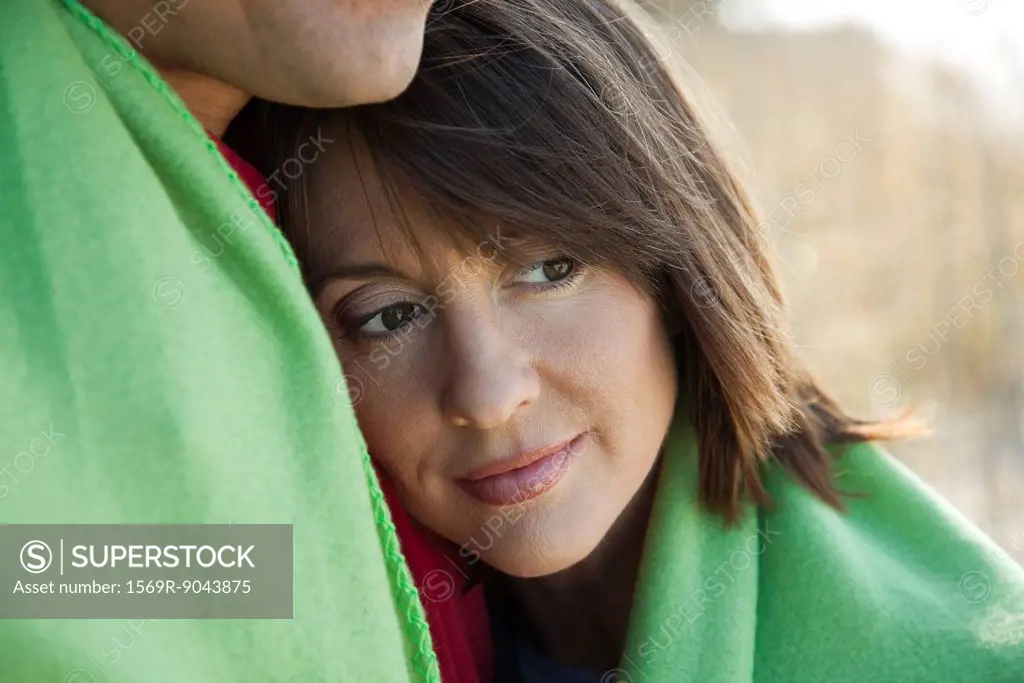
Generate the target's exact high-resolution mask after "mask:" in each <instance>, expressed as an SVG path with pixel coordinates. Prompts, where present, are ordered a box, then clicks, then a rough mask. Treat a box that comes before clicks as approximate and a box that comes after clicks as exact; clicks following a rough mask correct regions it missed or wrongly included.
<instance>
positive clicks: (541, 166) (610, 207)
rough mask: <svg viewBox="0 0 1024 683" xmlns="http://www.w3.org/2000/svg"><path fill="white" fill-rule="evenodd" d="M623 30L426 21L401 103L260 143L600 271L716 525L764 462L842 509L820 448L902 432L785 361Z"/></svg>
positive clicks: (739, 206)
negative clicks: (681, 424) (673, 419)
mask: <svg viewBox="0 0 1024 683" xmlns="http://www.w3.org/2000/svg"><path fill="white" fill-rule="evenodd" d="M632 14H633V13H632V11H629V12H626V11H624V9H623V7H622V6H620V5H618V4H616V3H614V2H612V0H579V1H566V0H472V1H468V2H458V1H457V2H454V3H452V2H442V3H439V4H438V5H436V6H435V8H434V10H433V13H432V15H431V17H430V20H429V22H428V28H427V34H426V40H425V45H424V54H423V61H422V66H421V69H420V71H419V74H418V75H417V77H416V79H415V80H414V82H413V83H412V85H411V86H410V87H409V89H408V90H407V91H406V92H405V93H404V94H403V95H401V96H400V97H398V98H397V99H395V100H393V101H390V102H386V103H383V104H375V105H369V106H363V107H356V108H353V109H349V110H345V111H343V112H314V111H299V110H295V109H289V108H284V107H273V109H274V110H275V111H274V114H273V118H274V120H276V121H277V124H278V128H277V129H276V131H275V137H277V139H283V138H282V136H284V137H287V138H288V139H290V140H298V139H304V138H305V137H307V134H308V131H309V130H311V129H312V128H311V127H312V126H317V125H325V124H326V123H327V122H328V120H330V121H333V122H337V121H338V119H339V117H340V119H341V120H342V121H343V123H344V124H345V125H346V126H349V127H351V129H354V130H355V131H357V132H358V134H359V135H361V136H362V137H363V138H364V139H365V140H366V142H367V144H368V146H369V148H370V150H371V152H372V154H373V157H374V163H375V164H377V166H378V171H379V172H380V174H381V176H382V177H383V178H388V177H401V178H402V179H403V181H404V182H407V183H409V184H411V186H412V187H413V188H414V190H415V192H416V193H417V194H418V195H419V196H420V197H421V198H422V200H423V201H424V202H425V203H427V204H428V205H429V206H431V207H435V208H436V209H437V210H439V211H442V212H443V213H444V215H446V216H447V217H449V218H450V219H452V220H453V221H454V222H455V225H457V229H458V231H460V232H462V233H463V234H464V235H465V236H468V237H470V238H471V239H473V240H475V241H476V242H480V241H482V240H484V239H486V233H487V231H488V230H490V227H489V226H493V225H494V223H495V222H498V223H499V224H501V225H507V226H514V227H515V229H516V230H518V231H522V232H525V233H528V234H530V235H531V236H533V237H537V238H540V239H543V240H544V241H546V242H548V243H550V244H552V245H554V246H558V247H560V248H562V249H564V250H565V251H566V252H567V253H568V254H571V255H573V256H574V257H576V258H579V259H580V260H582V261H584V262H587V263H605V264H608V265H610V266H612V267H615V268H616V269H618V270H619V271H621V272H622V273H623V274H625V275H626V276H627V277H629V278H630V279H631V281H632V282H633V283H634V284H635V285H636V286H638V287H640V288H642V289H643V290H644V291H647V292H650V293H652V294H653V295H654V296H655V297H656V298H657V300H658V301H659V302H660V304H661V306H662V309H663V311H664V314H665V318H666V323H667V325H668V326H669V329H670V330H674V331H675V334H674V337H673V340H674V343H675V349H676V355H677V365H678V368H679V373H680V388H681V396H682V400H683V401H686V403H687V407H688V409H689V410H690V412H691V414H692V418H693V424H694V427H695V429H696V431H697V435H698V438H699V453H700V482H699V487H700V497H701V500H702V502H703V503H704V504H705V505H706V507H707V508H708V509H710V510H711V511H714V512H716V513H719V514H721V515H722V516H724V517H725V519H726V520H727V521H732V520H734V519H735V518H736V517H737V516H738V515H739V513H740V510H741V504H742V502H743V501H744V500H753V501H756V502H757V503H759V504H762V505H770V504H771V500H770V497H769V495H768V493H767V491H766V489H765V487H764V485H763V482H762V466H763V464H764V463H766V462H768V461H769V460H772V459H774V460H775V461H777V462H778V463H780V464H781V465H782V466H783V467H784V468H785V469H786V470H788V472H789V473H791V475H792V476H793V477H795V478H796V480H798V481H799V482H801V483H802V484H803V485H805V486H806V487H807V488H809V489H810V490H811V491H813V492H814V493H815V494H817V495H818V496H819V497H820V498H821V499H823V500H824V501H826V502H827V503H829V504H831V505H833V506H835V507H837V508H840V509H841V508H842V504H841V501H840V494H839V492H838V491H837V490H836V488H835V487H834V484H833V481H832V477H831V475H830V463H831V456H830V455H829V453H828V452H827V451H826V450H825V447H826V445H828V444H833V443H850V442H858V441H864V440H868V439H876V438H894V437H897V436H901V435H903V434H905V433H909V432H911V431H913V429H914V428H913V426H912V425H911V424H910V423H909V422H906V421H902V420H895V421H890V422H866V421H861V420H857V419H854V418H852V417H849V416H848V415H847V414H846V413H844V412H843V411H842V410H841V409H840V408H839V406H838V405H837V404H836V402H835V401H833V400H832V399H831V398H830V397H829V396H828V395H827V394H826V393H825V392H824V391H823V390H822V389H821V388H820V387H819V386H818V384H817V382H816V381H815V380H814V379H813V378H812V377H811V376H810V375H809V374H808V372H807V371H806V370H805V369H804V367H803V365H802V364H801V363H800V361H799V360H798V359H797V358H795V357H794V356H793V354H792V353H791V349H790V343H789V335H788V330H787V320H786V312H785V307H784V303H783V300H782V296H781V294H780V291H779V288H778V285H777V282H776V279H775V276H774V275H773V273H772V269H771V266H770V264H769V260H768V256H767V251H768V250H767V246H766V244H765V235H764V234H762V231H761V230H760V229H759V227H758V226H759V221H758V217H757V215H756V214H755V211H754V210H753V209H752V207H751V204H750V202H749V201H748V198H747V196H746V194H745V193H744V191H743V189H742V188H741V187H740V186H739V184H738V183H737V180H736V176H735V174H734V173H733V172H732V170H731V169H730V168H729V166H728V164H727V162H726V160H725V159H724V158H723V155H722V154H721V153H720V152H719V151H718V149H717V148H716V145H715V144H713V143H712V140H711V139H710V135H709V133H708V128H707V126H706V125H704V124H702V123H701V122H700V121H699V120H698V117H697V114H696V112H695V111H694V107H693V105H692V103H691V102H690V101H689V99H688V97H687V95H686V94H685V93H684V92H683V89H682V88H681V87H680V86H679V84H678V83H677V81H676V79H675V78H674V77H673V75H672V73H671V72H670V70H669V68H668V65H667V64H666V61H665V60H663V59H660V58H659V56H658V55H657V54H656V52H655V50H654V48H653V46H652V44H651V42H650V41H649V40H648V39H647V38H646V37H645V34H644V32H643V29H641V28H640V23H638V22H637V21H636V20H635V19H634V17H633V16H632ZM281 127H283V128H284V129H286V130H281ZM286 151H287V150H286ZM303 192H304V188H302V187H294V188H292V191H290V193H289V197H290V201H288V202H284V203H282V205H281V212H282V216H283V221H284V227H285V230H286V232H289V231H291V233H292V234H295V231H297V230H300V229H302V227H303V226H302V221H301V220H300V219H299V216H301V215H302V214H303V212H304V206H303V204H304V202H303ZM306 229H307V230H308V226H306ZM306 243H308V241H306Z"/></svg>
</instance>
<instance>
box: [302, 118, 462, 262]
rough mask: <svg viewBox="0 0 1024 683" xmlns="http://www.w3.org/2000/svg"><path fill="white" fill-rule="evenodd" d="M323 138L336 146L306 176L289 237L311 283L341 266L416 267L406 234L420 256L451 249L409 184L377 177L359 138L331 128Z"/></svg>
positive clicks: (416, 256)
mask: <svg viewBox="0 0 1024 683" xmlns="http://www.w3.org/2000/svg"><path fill="white" fill-rule="evenodd" d="M326 134H327V135H328V136H329V137H331V138H333V139H334V140H335V142H334V143H333V144H332V145H331V147H330V148H328V150H327V151H326V153H325V154H323V155H322V156H321V157H319V158H318V159H317V161H316V162H315V163H313V164H311V165H310V166H309V167H308V169H307V170H306V173H307V178H306V183H305V194H306V196H305V200H306V202H307V203H306V211H305V216H301V217H299V219H298V222H299V223H300V226H299V230H297V231H296V232H297V233H298V234H296V235H295V236H294V241H295V244H296V249H297V251H299V255H300V258H301V259H302V260H303V262H304V264H305V266H306V269H307V271H308V277H309V279H310V280H311V281H316V280H317V279H318V278H319V277H320V274H321V273H322V272H323V271H324V270H325V269H327V268H329V267H330V266H332V265H333V264H337V263H339V262H342V261H345V262H360V261H381V262H391V263H395V262H402V263H407V264H414V265H417V266H418V264H419V261H420V260H421V256H420V252H419V251H417V248H416V247H414V246H413V244H412V243H411V242H410V240H409V233H410V232H412V233H414V234H415V238H416V242H417V247H418V248H419V249H420V250H424V251H426V252H438V251H440V250H443V249H444V248H445V247H447V248H448V249H451V245H450V243H448V241H447V240H446V239H445V238H444V231H443V228H442V227H441V226H440V225H438V221H437V218H436V216H435V215H433V214H432V213H431V212H430V211H428V209H427V207H426V205H425V204H424V202H422V201H420V200H419V199H418V196H417V193H416V192H415V191H414V190H413V188H412V187H411V186H410V185H409V184H408V183H403V182H402V181H401V180H400V179H397V178H392V177H388V178H387V179H385V178H384V177H383V176H382V174H381V171H380V170H379V169H378V168H377V166H376V164H375V163H374V159H373V156H372V155H371V153H370V150H369V148H368V146H367V144H366V141H365V140H364V139H363V137H362V136H361V135H359V134H358V132H356V131H353V130H350V129H349V128H348V127H345V126H336V127H335V128H333V129H331V130H330V131H328V132H327V133H326ZM428 260H429V259H428Z"/></svg>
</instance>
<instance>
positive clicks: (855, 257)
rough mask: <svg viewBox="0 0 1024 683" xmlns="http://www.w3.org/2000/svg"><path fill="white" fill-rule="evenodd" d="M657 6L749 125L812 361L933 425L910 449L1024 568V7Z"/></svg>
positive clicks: (855, 393) (867, 412)
mask: <svg viewBox="0 0 1024 683" xmlns="http://www.w3.org/2000/svg"><path fill="white" fill-rule="evenodd" d="M641 5H642V6H643V7H644V8H645V9H646V10H647V11H648V13H649V14H651V15H652V16H653V17H655V19H656V20H657V23H658V24H659V25H660V27H661V29H662V30H661V32H660V35H659V36H656V38H657V39H658V40H661V41H662V46H663V48H664V50H665V51H666V52H667V53H670V54H671V55H672V57H673V58H674V59H679V60H681V61H682V62H684V63H685V64H686V65H688V68H687V71H688V72H689V73H690V78H689V79H688V80H689V81H690V83H689V84H690V85H691V86H693V87H695V88H696V90H697V93H698V96H699V97H698V99H710V100H713V102H711V104H715V103H717V106H718V108H719V110H720V113H721V115H722V119H721V121H720V123H722V124H724V125H725V126H726V127H727V128H728V127H729V126H731V127H732V128H733V129H734V130H731V131H728V140H727V142H728V143H729V144H730V146H731V147H733V148H734V149H735V150H736V152H737V154H738V158H739V159H740V160H741V161H742V162H743V163H744V165H745V166H746V170H747V173H748V175H749V176H750V179H751V180H752V182H753V188H754V196H755V199H756V200H757V201H758V203H759V206H760V208H761V209H762V211H763V213H764V216H765V222H764V224H763V228H764V229H766V230H768V231H769V236H770V238H771V241H772V242H773V244H774V246H775V248H776V250H777V252H778V253H777V258H776V266H777V272H778V274H779V276H780V278H781V279H782V281H783V285H784V290H785V292H786V295H787V298H788V299H789V302H790V305H791V307H792V309H793V312H794V316H795V326H794V328H795V343H796V344H797V345H798V346H799V352H800V354H801V355H802V356H803V357H804V358H805V359H806V360H807V362H808V363H809V364H810V366H811V367H812V369H813V370H814V371H815V372H816V373H817V374H818V376H819V377H820V378H821V379H822V380H823V381H824V382H825V384H826V386H827V387H829V388H830V389H831V391H832V392H833V393H834V394H835V395H836V396H837V398H839V399H840V400H841V401H842V402H843V404H844V405H846V406H847V407H848V409H850V410H851V411H853V412H854V413H855V414H859V415H862V416H875V417H877V416H883V415H892V414H895V413H896V412H898V411H899V410H900V409H901V408H904V407H908V406H909V407H914V408H916V410H917V412H918V414H919V415H921V416H922V417H924V418H926V419H928V420H929V421H930V422H931V424H932V426H933V427H934V430H935V431H934V434H933V435H932V436H930V437H927V438H922V439H915V440H912V441H907V442H901V443H894V444H891V445H890V446H889V450H890V451H891V452H892V453H893V454H894V455H895V456H896V457H898V458H899V459H901V460H902V461H903V462H904V463H906V464H907V465H908V466H909V467H910V468H911V469H912V470H913V471H915V472H916V473H917V474H918V475H919V476H920V477H922V478H923V479H924V480H925V481H927V482H929V483H930V484H931V485H932V486H934V487H935V488H936V489H937V490H938V491H939V492H940V493H941V494H942V495H943V496H945V497H946V498H947V499H948V500H949V501H950V502H951V503H952V504H953V505H954V506H955V507H957V508H958V509H959V510H960V511H961V512H962V513H963V514H964V515H965V516H966V517H968V518H969V519H971V520H972V521H974V522H975V523H976V524H978V525H979V526H980V527H981V528H983V529H984V530H985V531H986V532H988V533H989V534H990V535H991V536H992V537H993V538H994V539H995V540H996V541H997V542H998V543H1000V544H1001V545H1002V546H1003V548H1004V549H1006V551H1007V552H1008V553H1009V554H1010V555H1011V556H1014V557H1016V558H1017V559H1018V561H1024V321H1022V317H1024V114H1022V112H1024V3H1018V2H1016V1H1015V0H1014V1H1013V2H1011V1H1010V0H939V1H938V2H935V1H934V0H921V1H915V0H900V1H899V2H897V3H883V2H880V1H870V0H830V1H829V2H827V3H820V2H819V3H811V2H805V1H802V0H697V1H692V0H641ZM705 104H708V103H707V102H705ZM844 143H845V144H844ZM854 143H857V144H854Z"/></svg>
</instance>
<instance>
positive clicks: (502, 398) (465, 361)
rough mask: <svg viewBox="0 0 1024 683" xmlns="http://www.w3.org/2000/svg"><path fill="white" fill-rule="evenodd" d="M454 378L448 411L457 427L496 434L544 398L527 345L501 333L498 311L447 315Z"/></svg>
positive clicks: (449, 386) (446, 393)
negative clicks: (527, 407)
mask: <svg viewBox="0 0 1024 683" xmlns="http://www.w3.org/2000/svg"><path fill="white" fill-rule="evenodd" d="M446 327H447V332H448V342H449V352H450V353H451V355H452V358H451V374H450V376H449V381H448V384H447V386H446V388H445V391H444V396H443V398H442V404H443V410H444V412H445V415H446V416H447V418H448V419H449V420H450V421H451V423H452V424H454V425H456V426H458V427H474V428H476V429H493V428H495V427H498V426H500V425H502V424H505V423H506V422H508V420H509V419H510V418H512V416H513V415H515V414H516V411H518V410H520V409H521V408H524V407H526V406H528V405H530V404H531V403H533V402H534V401H536V400H537V397H538V396H539V394H540V378H539V377H538V375H537V372H536V370H535V369H534V367H533V365H532V364H531V362H530V357H529V354H528V353H527V352H526V349H525V348H524V345H523V344H522V343H521V342H519V341H518V340H516V339H513V338H512V337H511V336H510V335H509V334H508V333H507V332H505V331H504V330H503V329H502V325H501V323H500V321H498V320H497V319H496V316H495V315H494V314H493V311H486V312H485V311H475V312H474V313H468V312H462V313H454V312H453V314H452V315H450V316H448V324H447V325H446Z"/></svg>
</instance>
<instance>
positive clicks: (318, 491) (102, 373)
mask: <svg viewBox="0 0 1024 683" xmlns="http://www.w3.org/2000/svg"><path fill="white" fill-rule="evenodd" d="M156 4H157V5H167V6H168V7H170V8H172V9H173V7H175V6H178V7H180V5H181V3H176V2H171V3H156ZM162 9H164V10H167V9H168V8H167V7H163V8H162ZM142 19H143V18H142V17H140V20H142ZM162 20H163V21H165V22H172V21H174V20H175V17H174V16H173V15H171V14H168V13H167V12H166V11H164V14H163V18H162ZM146 21H147V22H148V28H147V30H156V29H157V28H158V23H159V21H160V20H159V19H157V18H155V15H154V16H150V17H148V18H147V19H146ZM0 207H2V210H3V212H2V220H3V227H2V229H0V522H4V523H12V524H23V523H108V522H109V523H186V522H187V523H228V522H233V523H285V524H292V525H294V618H293V619H292V620H276V621H274V620H264V621H260V620H206V621H202V620H162V621H160V620H158V621H153V622H151V623H150V622H147V623H145V624H141V625H140V624H139V623H137V622H135V623H130V622H129V621H128V620H121V621H103V620H41V619H40V620H5V621H4V620H0V649H2V653H0V654H2V656H0V681H2V682H3V683H48V682H52V683H61V682H62V681H63V682H64V683H91V682H92V681H105V680H110V681H116V682H125V683H129V682H138V683H172V682H174V683H228V682H231V681H237V682H238V683H243V682H244V683H251V682H252V681H301V682H302V683H313V682H318V681H332V682H338V683H342V682H344V683H348V682H350V681H374V682H377V681H381V682H391V681H394V682H396V683H409V682H414V683H420V682H427V681H431V682H435V681H438V680H439V678H438V672H437V663H436V658H435V657H434V653H433V649H432V647H431V642H430V635H429V630H428V628H427V624H426V621H425V619H424V613H423V608H422V605H421V603H420V601H419V599H418V596H417V594H416V590H415V587H414V585H413V584H412V581H411V577H410V575H409V572H408V568H407V566H406V564H405V562H404V559H403V558H402V555H401V554H400V552H399V549H398V545H397V540H396V537H395V534H394V527H393V525H392V524H391V519H390V517H389V514H388V511H387V507H386V505H385V504H384V501H383V498H382V496H381V491H380V487H379V485H378V482H377V480H376V478H375V476H374V474H373V472H372V470H371V468H370V466H369V459H368V456H367V453H366V448H365V444H364V442H363V440H362V436H361V435H360V432H359V430H358V427H357V424H356V421H355V414H354V412H353V409H352V406H351V404H350V402H349V400H348V393H347V391H346V388H345V384H344V381H343V379H342V372H341V369H340V367H339V365H338V362H337V360H336V358H335V355H334V353H333V350H332V346H331V343H330V340H329V338H328V336H327V334H326V332H325V331H324V328H323V326H322V324H321V322H320V320H319V317H318V316H317V314H316V311H315V309H314V307H313V305H312V304H311V302H310V301H309V297H308V295H307V293H306V292H305V291H304V288H303V285H302V282H301V278H300V276H299V273H298V271H297V268H296V265H295V263H296V262H295V258H294V255H293V254H292V253H291V251H290V249H289V248H288V245H287V244H286V243H285V241H284V240H283V238H282V237H281V235H280V234H279V233H278V232H277V230H276V229H275V228H274V226H273V224H272V223H271V222H270V220H269V218H268V217H267V215H266V214H265V213H264V212H263V211H262V210H261V209H260V208H259V205H258V204H257V203H256V201H255V200H254V199H253V197H252V196H251V194H250V193H249V191H248V190H247V189H246V187H245V185H244V183H242V182H241V181H240V179H239V178H238V177H237V175H236V174H235V173H234V172H233V171H232V170H231V168H230V167H229V165H228V164H227V162H226V161H225V160H224V159H223V158H222V157H221V156H220V154H219V153H218V152H217V149H216V147H215V145H214V143H213V142H211V141H210V140H209V139H208V138H207V136H206V135H205V133H204V131H203V129H202V127H201V126H200V125H199V124H198V122H197V121H196V120H195V119H194V118H193V117H192V116H191V115H190V114H189V113H188V112H187V111H186V110H185V108H184V106H183V105H182V103H181V102H180V100H178V99H177V98H176V97H175V96H174V94H173V93H172V92H170V91H169V89H168V88H167V86H166V84H165V83H164V82H163V81H162V80H161V79H160V78H159V76H158V75H157V74H156V73H155V72H154V71H153V69H152V68H151V67H150V66H149V65H148V64H147V63H146V62H145V61H144V60H142V59H141V58H140V57H139V56H138V55H136V54H135V53H134V52H133V51H132V50H131V48H130V46H129V44H128V43H127V42H126V41H124V40H123V39H122V38H121V37H120V36H118V35H116V34H114V33H113V32H112V31H111V30H110V29H109V28H108V27H107V26H106V25H104V24H103V23H102V22H101V21H100V20H99V19H97V18H96V17H95V16H94V15H92V14H91V13H89V12H88V11H87V10H85V9H83V8H82V7H81V6H79V5H78V4H76V3H75V2H73V1H72V0H68V2H66V3H60V2H57V1H56V0H17V1H16V2H15V1H13V0H12V1H5V2H3V3H0ZM0 600H3V596H2V595H0ZM133 633H134V635H133ZM115 641H116V642H118V643H119V644H120V645H119V646H112V643H113V642H115ZM112 647H113V649H112ZM105 648H106V649H105ZM113 654H117V657H116V659H115V657H114V656H113Z"/></svg>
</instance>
